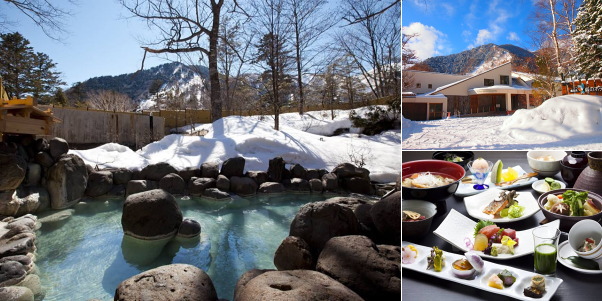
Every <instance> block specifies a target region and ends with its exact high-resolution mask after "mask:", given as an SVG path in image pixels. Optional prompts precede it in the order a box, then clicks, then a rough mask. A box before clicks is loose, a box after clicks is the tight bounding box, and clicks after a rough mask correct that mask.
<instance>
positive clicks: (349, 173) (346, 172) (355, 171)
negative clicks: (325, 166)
mask: <svg viewBox="0 0 602 301" xmlns="http://www.w3.org/2000/svg"><path fill="white" fill-rule="evenodd" d="M332 173H334V174H336V175H337V177H339V178H341V179H345V178H353V177H360V178H364V179H368V180H370V171H369V170H367V169H365V168H361V167H357V166H355V165H353V164H351V163H342V164H339V165H337V167H335V168H334V169H333V170H332Z"/></svg>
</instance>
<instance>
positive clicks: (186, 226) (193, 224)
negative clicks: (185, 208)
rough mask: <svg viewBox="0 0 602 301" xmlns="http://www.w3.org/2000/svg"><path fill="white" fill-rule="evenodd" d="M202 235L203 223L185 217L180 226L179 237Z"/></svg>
mask: <svg viewBox="0 0 602 301" xmlns="http://www.w3.org/2000/svg"><path fill="white" fill-rule="evenodd" d="M199 235H201V224H200V223H199V222H197V221H195V220H193V219H191V218H185V219H184V220H182V223H181V224H180V228H178V237H184V238H191V237H196V236H199Z"/></svg>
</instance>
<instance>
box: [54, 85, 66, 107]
mask: <svg viewBox="0 0 602 301" xmlns="http://www.w3.org/2000/svg"><path fill="white" fill-rule="evenodd" d="M52 104H53V105H55V106H56V105H58V106H65V105H66V104H67V96H66V95H65V92H63V89H62V88H58V89H56V92H54V97H53V98H52Z"/></svg>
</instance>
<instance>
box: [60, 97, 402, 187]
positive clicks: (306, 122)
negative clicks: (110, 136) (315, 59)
mask: <svg viewBox="0 0 602 301" xmlns="http://www.w3.org/2000/svg"><path fill="white" fill-rule="evenodd" d="M356 111H357V112H359V113H360V114H362V113H363V112H365V111H366V109H365V108H360V109H358V110H356ZM335 115H336V117H335V119H334V120H331V115H330V111H316V112H309V113H307V114H304V115H303V116H300V115H299V114H298V113H288V114H282V115H281V119H280V131H275V130H274V129H273V125H274V120H273V118H271V117H263V118H262V117H261V116H251V117H241V116H230V117H225V118H222V119H220V120H218V121H216V122H214V123H212V124H197V125H195V127H194V128H195V131H199V130H200V129H204V130H206V131H207V134H206V135H205V136H204V137H200V136H187V135H179V134H173V135H169V136H166V137H164V138H163V139H162V140H160V141H157V142H154V143H151V144H149V145H147V146H145V147H143V148H142V149H140V150H138V151H135V152H134V151H132V150H131V149H129V148H128V147H126V146H123V145H119V144H115V143H108V144H105V145H102V146H99V147H97V148H94V149H89V150H70V151H69V152H70V153H74V154H77V155H78V156H80V157H81V158H82V159H84V161H85V162H86V164H89V165H92V166H96V165H98V167H99V168H106V167H125V168H128V169H132V170H134V169H142V168H143V167H144V166H146V165H148V164H153V163H158V162H168V163H169V164H171V165H172V166H174V167H175V168H176V169H183V168H186V167H199V166H200V164H202V163H203V162H219V163H222V162H223V161H225V160H226V159H228V158H231V157H236V156H242V157H244V158H245V160H246V165H245V170H247V171H249V170H264V171H265V170H267V168H268V161H269V160H270V159H272V158H274V157H277V156H281V157H282V158H284V160H285V161H286V162H287V163H291V164H292V163H299V164H301V165H303V166H304V167H305V168H326V169H327V170H332V169H333V168H334V167H336V166H337V165H338V164H340V163H343V162H351V163H356V165H358V164H357V163H358V162H353V159H351V158H350V156H351V155H354V156H355V158H357V159H362V158H363V159H364V161H365V163H366V165H365V166H364V167H365V168H367V169H368V170H370V178H371V179H372V180H373V181H377V182H392V181H395V179H396V178H397V175H399V173H400V172H401V132H400V131H399V130H394V131H387V132H384V133H381V134H380V135H376V136H365V135H359V134H356V133H347V134H343V135H339V136H328V135H332V133H333V132H334V131H335V130H336V129H338V128H349V127H350V126H351V122H350V121H349V119H348V116H349V111H343V110H337V111H335ZM191 128H192V127H191V126H188V127H186V128H181V129H180V130H182V131H183V130H190V131H192V130H191Z"/></svg>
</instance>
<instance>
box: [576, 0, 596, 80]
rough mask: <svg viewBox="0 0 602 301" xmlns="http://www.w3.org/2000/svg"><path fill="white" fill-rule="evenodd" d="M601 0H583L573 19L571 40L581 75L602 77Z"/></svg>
mask: <svg viewBox="0 0 602 301" xmlns="http://www.w3.org/2000/svg"><path fill="white" fill-rule="evenodd" d="M600 7H602V0H584V1H583V3H582V4H581V7H579V13H578V14H577V18H576V19H575V30H574V31H573V40H574V42H575V48H576V63H577V69H578V70H579V72H580V73H581V75H583V76H585V77H588V78H591V77H602V10H601V9H600Z"/></svg>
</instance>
